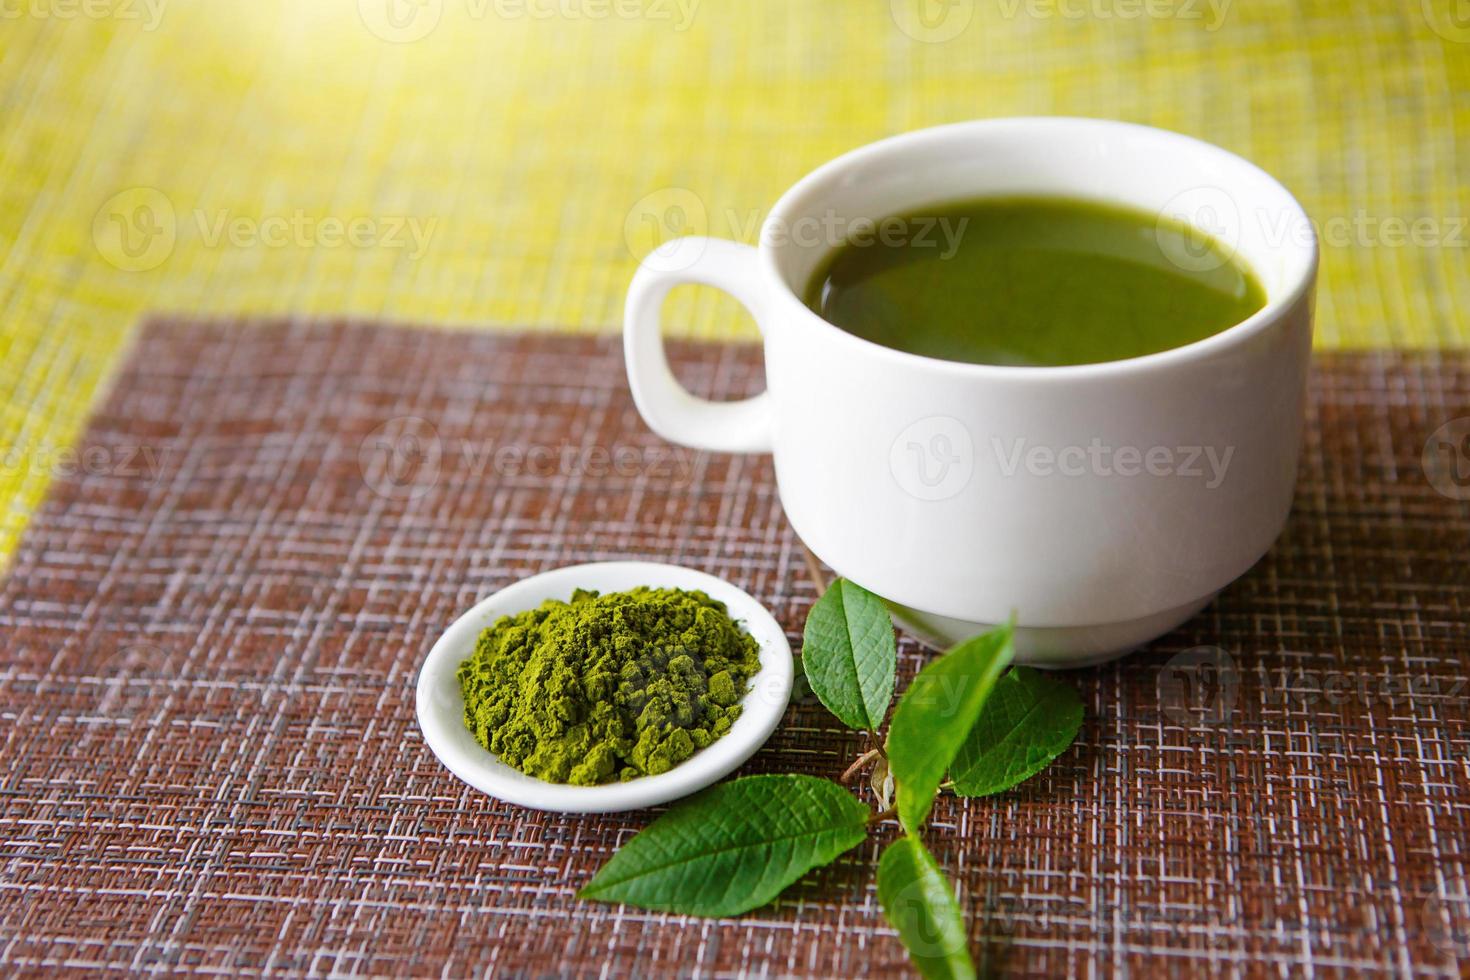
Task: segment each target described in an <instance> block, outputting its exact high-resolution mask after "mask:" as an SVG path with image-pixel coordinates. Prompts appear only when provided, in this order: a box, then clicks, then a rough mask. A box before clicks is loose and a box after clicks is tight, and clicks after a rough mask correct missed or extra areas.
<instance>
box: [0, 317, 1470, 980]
mask: <svg viewBox="0 0 1470 980" xmlns="http://www.w3.org/2000/svg"><path fill="white" fill-rule="evenodd" d="M676 355H677V361H678V363H679V368H680V371H681V374H682V375H683V376H685V377H686V379H687V380H688V381H689V383H690V384H691V385H692V386H694V387H696V388H699V389H701V390H704V391H706V392H712V393H715V394H717V395H721V396H726V397H728V396H732V395H738V394H741V393H744V392H747V391H749V390H752V389H753V388H756V387H759V385H760V367H759V352H758V351H757V350H755V349H752V348H746V347H729V346H684V347H680V348H677V349H676ZM1462 416H1470V358H1467V357H1465V356H1453V357H1451V356H1444V357H1443V358H1435V357H1432V356H1424V355H1420V356H1401V355H1392V354H1362V355H1335V356H1324V357H1321V358H1319V360H1318V365H1317V376H1316V381H1315V383H1314V395H1313V399H1312V405H1311V425H1310V432H1309V437H1308V442H1307V446H1306V449H1305V453H1304V460H1303V469H1302V475H1301V483H1300V490H1299V493H1298V498H1297V504H1296V510H1295V513H1294V516H1293V518H1292V521H1291V525H1290V527H1289V529H1288V530H1287V532H1286V534H1285V535H1284V537H1283V538H1282V539H1281V540H1280V542H1279V543H1278V544H1277V546H1276V547H1275V549H1274V550H1273V551H1272V552H1271V554H1270V555H1269V556H1268V557H1267V558H1266V559H1265V560H1264V561H1263V562H1262V563H1261V564H1260V565H1259V566H1258V567H1257V568H1256V569H1255V570H1254V571H1252V572H1251V573H1250V574H1249V575H1248V576H1246V577H1245V578H1244V579H1243V580H1241V581H1240V582H1238V583H1237V584H1236V585H1234V586H1233V587H1232V588H1230V589H1229V590H1228V591H1227V592H1226V593H1225V594H1224V595H1223V596H1222V597H1221V599H1220V600H1219V601H1217V602H1216V603H1215V604H1214V605H1213V606H1212V607H1211V608H1210V609H1208V610H1207V611H1206V612H1205V613H1203V614H1202V615H1200V616H1199V617H1198V618H1196V619H1195V620H1194V621H1193V622H1191V623H1189V624H1188V625H1187V626H1186V627H1185V628H1183V629H1181V630H1179V631H1177V632H1176V633H1174V634H1172V635H1171V636H1169V637H1167V638H1165V639H1163V640H1161V641H1159V642H1158V643H1156V644H1154V645H1153V646H1152V647H1150V648H1149V649H1148V650H1147V651H1144V652H1142V653H1140V654H1137V655H1134V656H1132V657H1130V658H1128V659H1125V660H1123V661H1121V662H1118V663H1114V664H1111V665H1108V666H1105V667H1101V668H1097V669H1092V670H1087V671H1080V672H1075V673H1072V674H1070V675H1068V676H1069V678H1070V679H1071V680H1072V681H1074V682H1075V683H1076V684H1077V685H1078V687H1079V689H1080V690H1081V692H1082V694H1083V697H1084V699H1085V701H1086V703H1087V709H1088V713H1087V722H1086V725H1085V727H1084V730H1083V733H1082V735H1081V736H1080V738H1079V740H1078V742H1077V744H1076V746H1075V747H1074V748H1073V749H1072V750H1071V751H1069V752H1068V753H1067V754H1066V755H1065V756H1063V757H1062V758H1061V759H1060V760H1059V761H1058V762H1057V763H1056V764H1054V765H1053V766H1052V767H1051V768H1050V769H1049V770H1047V771H1046V772H1045V773H1044V774H1043V775H1042V776H1040V777H1038V778H1036V779H1035V780H1033V781H1031V782H1029V783H1027V784H1025V785H1024V786H1023V787H1021V788H1020V789H1018V790H1016V791H1013V792H1010V793H1007V794H1004V795H1002V796H999V797H997V798H993V799H988V800H969V801H959V800H955V799H952V798H946V799H945V800H943V801H941V803H940V804H939V806H938V808H937V809H936V812H935V817H934V822H933V827H932V829H931V831H930V833H929V840H930V843H931V846H932V848H933V850H934V851H935V853H936V855H937V857H938V858H939V860H940V861H941V862H942V863H943V864H944V866H945V867H946V868H947V869H948V870H949V872H950V873H951V874H952V875H954V877H955V878H956V879H957V880H958V881H959V882H960V885H961V888H962V893H963V898H964V902H965V905H966V908H967V910H968V921H969V923H970V932H971V938H972V941H973V943H974V945H975V947H976V948H977V950H980V951H981V953H982V955H984V956H985V957H986V958H987V960H986V962H987V964H988V965H989V966H990V967H992V968H996V969H1000V970H1003V971H1005V972H1016V973H1033V974H1050V975H1063V974H1068V975H1084V974H1089V975H1090V974H1093V973H1117V972H1122V971H1124V970H1127V971H1129V972H1135V973H1153V972H1158V973H1173V974H1191V975H1192V974H1197V973H1202V972H1211V973H1222V974H1235V973H1245V974H1267V973H1270V974H1276V973H1280V972H1287V971H1290V972H1306V971H1312V972H1315V973H1333V972H1363V971H1376V972H1383V973H1403V972H1408V971H1422V972H1426V973H1435V972H1438V973H1445V974H1455V973H1457V972H1458V971H1459V963H1462V962H1470V903H1467V898H1466V888H1467V873H1470V711H1467V704H1470V684H1467V666H1470V571H1467V563H1466V556H1467V553H1470V504H1467V503H1465V502H1464V501H1461V500H1457V499H1454V497H1455V496H1456V495H1458V493H1457V491H1456V490H1455V488H1454V486H1453V484H1452V483H1451V484H1446V483H1445V479H1446V473H1443V472H1438V471H1436V473H1437V476H1436V479H1437V480H1438V481H1439V483H1440V485H1441V486H1446V487H1448V488H1449V490H1450V493H1451V495H1449V496H1447V495H1445V494H1443V493H1440V492H1438V491H1436V489H1435V488H1434V486H1433V485H1432V484H1431V481H1430V480H1429V479H1428V478H1427V477H1426V472H1425V470H1424V469H1423V468H1422V467H1421V451H1422V450H1423V448H1424V445H1425V442H1426V439H1427V438H1428V436H1429V434H1430V433H1431V432H1432V431H1434V430H1435V429H1436V427H1438V426H1440V425H1441V424H1442V423H1444V422H1447V421H1449V420H1451V419H1454V418H1457V417H1462ZM1451 462H1453V460H1451ZM50 465H54V466H55V467H57V472H58V479H57V481H56V482H55V485H54V490H53V491H52V493H51V497H50V499H49V501H48V503H47V504H46V506H45V507H44V509H43V510H42V512H41V513H40V515H39V516H38V518H37V519H36V520H35V522H34V524H33V525H32V527H31V529H30V531H29V532H28V534H27V536H26V538H25V541H24V543H23V545H22V547H21V549H20V551H19V553H18V555H17V558H16V561H15V563H14V565H13V567H12V568H11V569H10V570H9V572H8V574H7V576H6V577H5V579H4V581H3V583H0V651H3V673H0V713H3V717H4V727H3V731H0V929H3V932H0V964H3V965H4V966H5V968H6V969H7V971H9V970H16V969H27V968H29V969H37V968H42V967H55V966H69V967H73V968H77V969H87V970H96V969H100V968H110V969H126V968H132V969H140V968H147V969H157V970H166V971H173V970H183V969H201V970H210V971H213V972H225V973H232V974H246V973H259V972H290V973H315V974H355V973H388V972H392V973H411V974H416V975H428V974H434V975H441V974H442V975H461V974H465V973H471V972H482V971H490V972H494V973H498V974H503V975H548V974H553V975H567V974H575V975H589V976H592V975H595V976H621V975H629V974H635V975H648V974H687V975H700V976H717V975H721V976H722V975H735V974H747V973H748V974H755V975H797V974H815V975H826V976H860V975H868V974H882V973H890V972H892V971H895V970H898V969H900V968H902V967H903V964H904V958H903V953H902V951H901V949H900V947H899V945H898V943H897V942H896V941H895V939H894V938H893V935H892V933H891V931H890V930H889V929H888V928H887V927H886V926H885V924H884V922H883V920H882V917H881V914H880V912H879V909H878V906H877V903H876V900H875V895H874V892H873V888H872V869H873V867H874V864H875V859H876V855H877V849H878V844H877V843H869V844H867V845H864V846H862V847H860V848H858V849H857V850H855V851H853V852H851V853H850V854H849V855H847V856H846V857H845V858H843V859H842V860H840V861H839V862H838V863H837V864H836V865H834V866H833V867H832V868H830V869H827V870H825V871H821V872H818V873H816V874H814V875H813V876H812V877H811V879H810V880H808V881H806V882H803V883H802V884H800V885H798V886H797V887H795V888H793V889H792V890H791V891H790V892H789V893H788V894H787V896H786V897H784V898H783V899H782V900H781V901H780V902H779V904H777V905H775V906H773V907H770V908H767V909H763V910H760V911H758V912H756V913H753V914H751V915H748V916H745V917H743V918H741V919H738V920H720V921H701V920H693V919H686V918H682V917H680V916H675V915H665V914H651V913H644V912H641V911H638V910H635V909H626V908H618V907H611V906H606V905H598V904H590V903H579V902H576V901H575V900H574V899H573V893H574V891H575V890H576V888H577V887H578V886H580V885H581V884H583V883H584V882H585V881H586V880H587V878H588V877H589V876H590V874H591V873H592V871H593V870H594V869H595V868H596V867H597V866H598V865H600V864H601V863H602V862H603V861H604V860H605V859H606V858H607V857H608V855H609V854H610V853H611V852H612V850H613V849H614V848H615V847H617V846H618V844H619V843H621V842H622V841H625V840H626V839H627V838H628V837H629V836H630V835H631V834H633V833H634V832H635V831H636V830H637V829H638V828H639V827H641V826H643V825H644V824H646V822H647V821H648V819H649V814H648V813H632V814H625V815H619V816H610V817H588V816H582V817H564V816H551V815H546V814H541V813H534V812H531V811H528V810H524V809H520V808H518V807H515V806H509V805H504V804H500V803H498V802H496V801H495V800H492V799H489V798H487V797H486V796H484V795H482V794H480V793H478V792H476V791H474V790H471V789H468V788H467V787H465V786H464V785H463V784H461V783H460V782H458V781H457V780H455V779H454V778H453V777H451V776H450V775H449V774H448V772H446V771H445V770H444V769H443V768H442V767H441V766H440V765H439V764H438V763H437V762H436V761H435V759H434V758H433V757H432V756H431V755H430V754H429V752H428V751H427V750H426V749H425V747H424V744H423V742H422V740H421V738H420V737H419V733H418V729H417V727H416V724H415V722H414V717H413V682H414V678H415V671H416V669H417V666H418V664H419V661H420V659H421V658H422V657H423V656H424V654H425V652H426V651H427V649H428V646H429V644H430V643H431V641H432V640H433V638H434V637H435V636H436V635H437V633H438V632H439V631H440V630H441V629H442V628H443V627H444V626H445V625H446V624H447V623H449V622H450V621H451V620H452V619H453V618H454V616H455V615H456V614H457V613H458V612H459V611H460V610H462V609H464V608H465V607H467V606H468V605H470V604H471V603H472V602H473V601H474V600H475V599H476V598H478V597H480V596H483V595H485V594H487V593H489V592H491V591H493V590H495V589H497V588H500V587H501V586H504V585H506V584H508V583H510V582H512V581H514V580H516V579H517V578H519V577H521V576H523V575H525V574H527V573H530V572H535V571H538V570H543V569H547V568H550V567H553V566H557V565H563V564H570V563H575V562H583V561H594V560H599V559H609V558H620V557H629V556H646V557H650V558H657V559H660V560H665V561H671V562H677V563H681V564H687V565H690V566H694V567H697V568H702V569H706V570H708V571H711V572H714V573H716V574H719V575H723V576H725V577H727V578H729V579H731V580H732V581H734V582H735V583H736V584H738V585H740V586H742V587H744V588H746V589H748V590H750V591H751V592H752V593H753V594H754V595H756V596H757V597H758V598H760V599H762V600H763V601H764V602H766V603H767V604H768V605H769V606H770V608H771V609H772V611H773V612H774V613H775V615H776V616H777V618H778V619H780V620H781V621H782V622H783V623H784V624H785V625H786V627H787V629H788V631H789V632H790V634H791V636H792V638H793V640H796V639H799V635H800V627H801V623H802V620H803V618H804V616H805V612H806V609H807V607H808V605H809V604H810V603H811V601H812V600H813V599H814V598H815V589H814V586H813V585H812V584H811V581H810V577H809V575H808V572H807V569H806V565H805V562H804V558H803V553H802V549H801V546H800V544H799V543H798V541H797V540H796V539H795V538H794V537H793V535H792V532H791V530H790V528H789V527H788V526H787V524H786V522H785V520H784V518H783V517H782V513H781V507H780V503H779V501H778V498H777V495H776V492H775V488H774V484H773V478H772V470H771V465H770V461H769V460H768V459H766V458H763V457H750V456H720V455H708V454H702V453H693V452H690V451H687V450H683V449H678V448H675V447H671V446H669V445H667V444H665V443H663V442H662V441H660V440H659V439H657V438H656V437H654V436H653V435H651V434H650V433H649V432H648V431H647V429H646V428H645V427H644V426H643V424H642V423H641V422H640V421H639V419H638V417H637V415H636V413H635V411H634V409H633V407H632V405H631V402H630V400H629V398H628V394H627V391H626V386H625V382H624V380H623V370H622V359H621V355H620V353H619V346H618V344H617V342H616V341H615V340H613V339H585V338H583V339H577V338H571V337H547V336H539V337H531V336H514V337H510V336H494V335H486V334H468V333H444V332H421V331H406V330H396V329H387V328H377V327H365V326H343V325H321V324H317V325H302V324H277V325H242V324H227V325H213V326H199V325H189V324H155V325H153V326H152V327H150V328H148V329H147V330H145V331H144V332H143V334H142V336H141V338H140V340H139V343H138V346H137V347H136V349H135V350H134V352H133V355H132V357H131V359H130V360H129V361H128V363H127V366H126V367H125V369H124V370H123V371H122V373H121V375H120V377H119V378H118V379H117V381H116V384H115V387H114V389H113V391H112V392H111V394H110V396H109V397H108V398H107V399H106V402H105V404H104V405H103V407H102V409H101V411H100V412H99V414H98V415H97V416H96V418H95V419H94V420H93V422H92V424H91V427H90V429H89V430H88V431H87V433H86V435H85V437H84V439H83V441H82V444H81V446H80V447H79V449H78V451H77V453H76V454H75V455H74V456H59V457H56V458H54V459H52V460H51V461H50ZM1449 475H1450V476H1453V475H1454V474H1453V472H1450V473H1449ZM1201 647H1207V648H1216V649H1204V650H1201V649H1199V648H1201ZM901 656H902V661H903V669H904V671H905V673H906V674H911V673H912V671H913V670H915V669H916V668H917V665H918V664H919V663H921V662H922V659H923V657H924V656H925V654H924V652H923V651H921V650H920V649H919V648H918V647H917V646H916V645H915V644H913V643H912V642H911V641H905V642H904V644H903V646H902V650H901ZM858 751H860V743H859V738H858V736H856V735H854V734H851V733H848V732H845V731H843V730H841V729H840V728H839V727H838V726H837V725H835V724H834V723H832V721H831V719H829V718H828V717H827V716H826V714H825V713H824V711H823V710H822V709H821V708H820V707H819V706H813V705H797V706H794V707H793V708H792V709H791V711H790V712H789V713H788V715H787V718H786V721H785V723H784V724H783V726H782V727H781V728H780V729H779V730H778V731H777V733H776V735H775V736H774V737H773V738H772V740H771V742H770V743H769V744H768V745H767V747H766V748H765V749H764V750H763V751H762V752H760V753H759V754H758V755H757V756H756V757H755V759H754V760H753V761H752V762H751V764H750V765H749V766H748V767H747V769H746V771H793V770H794V771H800V772H807V773H813V774H818V775H823V776H836V775H837V774H839V773H840V772H841V771H842V769H843V768H844V767H845V766H846V765H847V763H848V761H849V760H851V759H852V758H853V757H854V756H855V755H856V754H857V753H858ZM863 792H866V791H865V790H864V791H863ZM883 836H884V837H886V834H885V835H883ZM1457 957H1458V960H1457Z"/></svg>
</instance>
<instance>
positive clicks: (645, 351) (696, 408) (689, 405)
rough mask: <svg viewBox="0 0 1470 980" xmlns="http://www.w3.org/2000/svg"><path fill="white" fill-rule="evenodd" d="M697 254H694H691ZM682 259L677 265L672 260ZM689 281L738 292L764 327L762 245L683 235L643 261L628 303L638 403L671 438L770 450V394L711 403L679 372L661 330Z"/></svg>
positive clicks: (626, 340) (626, 321)
mask: <svg viewBox="0 0 1470 980" xmlns="http://www.w3.org/2000/svg"><path fill="white" fill-rule="evenodd" d="M691 255H692V259H691V258H689V256H691ZM676 257H678V258H680V261H678V262H677V264H678V265H679V268H670V266H672V265H674V264H676V263H675V262H671V261H670V259H673V258H676ZM683 283H700V284H702V285H706V286H714V287H715V288H716V289H720V290H724V291H725V292H727V293H729V294H730V295H731V296H733V297H735V299H736V300H738V301H739V302H740V305H741V306H744V307H745V308H746V309H747V310H748V311H749V312H750V315H751V316H753V317H754V318H755V321H756V324H757V325H758V326H760V328H761V329H762V330H764V329H765V325H764V324H762V323H761V317H762V305H763V301H762V290H761V281H760V267H759V265H758V264H757V252H756V250H755V249H754V248H752V247H751V246H749V245H742V244H740V243H738V242H731V241H726V240H725V239H723V238H704V237H692V238H680V239H678V240H676V241H672V242H668V243H666V244H665V245H663V246H660V248H659V250H658V251H657V252H655V253H654V254H652V255H649V256H648V257H647V258H645V259H644V260H643V264H642V265H640V266H639V267H638V271H637V272H636V273H634V275H633V282H632V284H631V285H630V286H629V287H628V302H627V305H626V306H625V307H624V309H623V357H624V359H625V360H626V361H627V366H628V385H629V387H631V388H632V389H633V402H634V404H636V405H637V406H638V412H639V414H640V415H642V416H643V420H644V421H645V422H647V423H648V427H649V428H650V429H652V430H653V431H654V432H657V433H658V434H659V435H661V436H663V437H664V438H665V439H667V440H669V441H670V442H676V443H679V444H681V445H684V446H689V447H692V448H694V449H709V450H713V451H715V452H726V453H768V452H770V451H771V404H770V393H769V392H765V391H763V392H761V393H760V394H759V395H755V396H754V397H751V398H746V399H743V400H741V401H734V402H713V401H709V400H708V399H705V398H699V397H697V396H696V395H692V394H690V393H689V391H688V390H687V389H685V388H684V386H683V385H681V384H679V382H678V380H677V379H675V377H674V372H673V371H672V370H670V368H669V360H668V357H667V356H666V355H665V354H664V341H663V334H662V332H661V326H662V310H663V303H664V298H665V297H666V296H668V295H669V290H671V289H673V288H674V287H675V286H678V285H681V284H683Z"/></svg>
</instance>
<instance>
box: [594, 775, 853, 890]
mask: <svg viewBox="0 0 1470 980" xmlns="http://www.w3.org/2000/svg"><path fill="white" fill-rule="evenodd" d="M870 812H871V811H869V809H868V808H867V807H866V806H864V805H863V804H862V803H861V802H859V801H858V800H856V799H855V798H853V796H852V794H850V793H848V792H847V791H846V790H845V789H843V788H842V787H841V786H839V785H837V784H836V783H834V782H831V781H830V780H826V779H818V778H817V777H815V776H797V775H772V776H746V777H745V778H744V779H736V780H732V781H730V782H728V783H721V784H719V785H717V786H715V787H713V788H711V789H708V790H706V791H705V792H703V793H701V794H699V795H698V796H696V797H694V798H693V799H691V800H689V801H687V802H685V803H682V804H680V805H678V806H676V807H674V808H673V809H672V810H670V811H669V812H667V813H665V814H664V815H663V816H661V817H659V818H658V819H657V820H655V821H654V822H653V823H651V824H649V825H648V826H647V827H645V828H644V829H643V831H642V832H641V833H639V834H638V835H637V836H636V837H634V838H633V839H632V840H630V841H628V843H627V844H624V845H623V847H622V848H621V849H620V850H619V851H618V852H617V853H616V854H614V855H613V856H612V860H610V861H608V862H607V864H605V865H603V866H602V869H601V870H600V871H598V872H597V874H596V875H595V876H594V877H593V878H592V880H591V881H590V882H588V883H587V885H586V887H584V888H583V889H582V890H581V891H580V892H579V893H578V894H577V897H578V898H590V899H595V900H597V901H600V902H625V903H627V904H628V905H636V906H638V907H639V908H645V909H658V910H660V911H665V912H683V913H686V914H688V915H706V916H722V915H738V914H740V913H741V912H748V911H750V910H751V909H753V908H758V907H760V906H762V905H764V904H766V903H767V902H769V901H770V900H771V899H773V898H775V897H776V896H777V895H779V894H780V893H781V891H782V890H783V889H785V888H786V886H787V885H789V884H791V883H792V882H794V881H796V880H797V879H798V878H800V877H801V876H802V875H804V874H806V873H807V872H808V871H810V870H811V869H812V868H816V867H820V866H821V865H824V864H829V863H831V862H832V861H833V860H835V859H836V858H837V856H838V855H839V854H842V853H843V852H844V851H847V850H850V849H851V848H853V847H856V846H857V845H858V844H860V843H862V841H863V840H864V839H865V838H866V837H867V835H868V815H869V813H870Z"/></svg>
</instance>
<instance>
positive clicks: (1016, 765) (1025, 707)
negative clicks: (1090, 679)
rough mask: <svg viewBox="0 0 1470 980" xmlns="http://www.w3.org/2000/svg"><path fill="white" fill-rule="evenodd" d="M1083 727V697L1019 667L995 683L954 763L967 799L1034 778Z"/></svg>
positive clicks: (958, 785) (951, 769)
mask: <svg viewBox="0 0 1470 980" xmlns="http://www.w3.org/2000/svg"><path fill="white" fill-rule="evenodd" d="M1081 727H1082V698H1081V697H1079V696H1078V695H1077V691H1076V689H1075V688H1073V687H1072V686H1071V685H1070V684H1064V683H1062V682H1061V681H1058V680H1053V679H1052V678H1050V677H1048V676H1047V675H1046V674H1044V673H1042V672H1041V671H1039V670H1033V669H1031V668H1030V667H1013V668H1011V670H1010V671H1009V672H1008V673H1007V674H1006V675H1005V676H1004V677H1002V678H1001V679H1000V680H999V681H998V682H997V683H996V685H995V692H994V693H993V694H991V696H990V700H989V701H987V702H986V703H985V710H983V711H981V712H980V720H979V721H977V722H975V727H974V728H971V729H970V734H969V736H968V737H967V738H966V739H965V741H964V744H962V745H961V746H960V750H959V753H958V754H956V755H955V758H954V762H953V763H951V764H950V767H949V774H950V778H951V779H952V780H954V790H955V792H956V793H958V794H959V795H961V796H989V795H990V794H991V793H999V792H1000V791H1001V790H1006V789H1010V788H1011V787H1012V786H1015V785H1016V784H1017V783H1021V782H1024V781H1026V780H1027V779H1030V778H1031V777H1032V776H1034V775H1036V774H1037V773H1038V772H1040V771H1041V770H1043V769H1045V768H1046V767H1047V766H1048V765H1050V764H1051V761H1052V760H1053V759H1055V758H1056V757H1057V756H1059V755H1061V754H1062V753H1063V752H1065V751H1066V750H1067V746H1069V745H1071V744H1072V740H1073V739H1075V738H1076V737H1077V732H1078V730H1079V729H1081Z"/></svg>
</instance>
